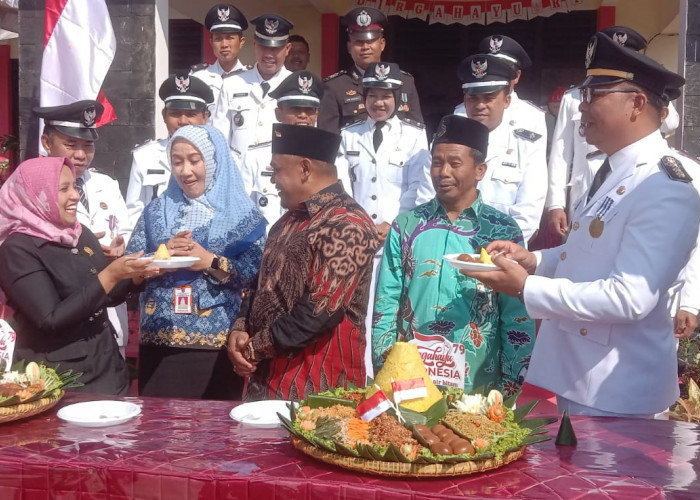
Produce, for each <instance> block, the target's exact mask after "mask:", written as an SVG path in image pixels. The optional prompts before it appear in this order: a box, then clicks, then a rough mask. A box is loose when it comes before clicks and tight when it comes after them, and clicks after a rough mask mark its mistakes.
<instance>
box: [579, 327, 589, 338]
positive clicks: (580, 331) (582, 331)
mask: <svg viewBox="0 0 700 500" xmlns="http://www.w3.org/2000/svg"><path fill="white" fill-rule="evenodd" d="M579 333H580V334H581V335H583V336H584V337H585V336H586V335H588V330H586V329H585V328H581V330H579Z"/></svg>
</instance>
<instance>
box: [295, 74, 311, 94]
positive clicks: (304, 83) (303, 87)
mask: <svg viewBox="0 0 700 500" xmlns="http://www.w3.org/2000/svg"><path fill="white" fill-rule="evenodd" d="M313 84H314V79H313V78H311V77H310V76H305V77H304V78H302V77H301V76H300V77H299V91H300V92H301V93H302V94H308V93H309V92H311V86H312V85H313Z"/></svg>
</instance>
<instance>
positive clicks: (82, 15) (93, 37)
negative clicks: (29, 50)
mask: <svg viewBox="0 0 700 500" xmlns="http://www.w3.org/2000/svg"><path fill="white" fill-rule="evenodd" d="M45 12H46V14H45V17H44V55H43V58H42V61H41V77H40V91H41V94H40V95H41V98H40V102H41V105H42V106H60V105H62V104H68V103H71V102H75V101H80V100H83V99H94V100H97V101H99V102H101V103H102V105H103V106H104V107H105V111H104V113H103V114H102V117H101V118H100V120H98V121H97V126H98V127H99V126H100V125H104V124H106V123H109V122H111V121H113V120H116V119H117V115H116V114H115V113H114V108H113V107H112V105H111V104H110V103H109V101H108V100H107V98H106V97H105V96H104V94H103V93H102V83H103V82H104V79H105V76H107V71H108V70H109V67H110V66H111V64H112V60H113V59H114V53H115V52H116V49H117V40H116V38H115V37H114V30H113V29H112V21H111V20H110V17H109V11H108V10H107V5H106V4H105V0H46V11H45Z"/></svg>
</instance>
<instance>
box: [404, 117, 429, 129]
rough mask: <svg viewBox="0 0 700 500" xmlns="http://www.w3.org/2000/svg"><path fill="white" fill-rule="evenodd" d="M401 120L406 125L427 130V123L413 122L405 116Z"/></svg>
mask: <svg viewBox="0 0 700 500" xmlns="http://www.w3.org/2000/svg"><path fill="white" fill-rule="evenodd" d="M399 120H401V121H402V122H404V123H408V124H409V125H413V126H414V127H416V128H419V129H424V128H425V123H421V122H419V121H417V120H411V119H410V118H406V117H405V116H400V117H399Z"/></svg>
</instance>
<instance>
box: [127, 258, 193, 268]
mask: <svg viewBox="0 0 700 500" xmlns="http://www.w3.org/2000/svg"><path fill="white" fill-rule="evenodd" d="M141 259H150V257H141V258H140V259H139V260H141ZM198 260H199V257H187V256H183V255H181V256H173V257H170V259H154V260H153V263H152V265H154V266H156V267H160V268H161V269H178V268H181V267H190V266H191V265H192V264H194V263H195V262H197V261H198Z"/></svg>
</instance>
